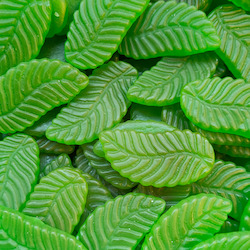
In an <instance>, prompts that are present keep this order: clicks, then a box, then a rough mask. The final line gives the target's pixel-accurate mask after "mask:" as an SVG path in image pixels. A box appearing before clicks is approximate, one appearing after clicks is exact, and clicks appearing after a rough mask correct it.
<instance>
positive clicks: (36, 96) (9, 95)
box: [0, 59, 88, 133]
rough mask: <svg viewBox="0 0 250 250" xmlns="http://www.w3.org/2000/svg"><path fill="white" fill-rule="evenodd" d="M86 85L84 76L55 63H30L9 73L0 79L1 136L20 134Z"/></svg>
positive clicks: (57, 62) (44, 60)
mask: <svg viewBox="0 0 250 250" xmlns="http://www.w3.org/2000/svg"><path fill="white" fill-rule="evenodd" d="M87 84H88V78H87V77H86V75H85V74H83V73H81V72H80V71H78V70H77V69H75V68H73V67H72V66H71V65H69V64H66V63H63V62H60V61H57V60H48V59H41V60H32V61H30V62H25V63H21V64H19V65H18V66H17V67H15V68H12V69H10V70H8V72H7V73H6V74H5V75H3V76H1V77H0V103H1V106H0V132H2V133H14V132H16V131H23V130H24V129H25V128H27V127H30V126H32V125H33V124H34V122H35V121H37V120H39V118H40V117H41V116H43V115H45V114H46V113H47V112H48V111H49V110H51V109H53V108H55V107H57V106H60V105H62V104H64V103H67V102H69V101H70V100H71V99H73V97H74V96H75V95H77V94H78V93H79V92H80V90H82V89H83V88H85V87H86V85H87Z"/></svg>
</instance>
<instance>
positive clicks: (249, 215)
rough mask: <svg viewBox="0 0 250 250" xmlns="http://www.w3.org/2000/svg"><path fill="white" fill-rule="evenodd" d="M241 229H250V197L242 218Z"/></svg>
mask: <svg viewBox="0 0 250 250" xmlns="http://www.w3.org/2000/svg"><path fill="white" fill-rule="evenodd" d="M240 230H241V231H250V199H249V201H248V203H247V204H246V206H245V209H244V212H243V214H242V216H241V219H240Z"/></svg>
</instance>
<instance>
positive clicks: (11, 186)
mask: <svg viewBox="0 0 250 250" xmlns="http://www.w3.org/2000/svg"><path fill="white" fill-rule="evenodd" d="M38 174H39V149H38V146H37V144H36V142H35V141H34V139H32V138H31V137H29V136H27V135H24V134H15V135H13V136H8V137H6V138H5V139H4V140H3V141H1V142H0V205H3V206H6V207H10V208H13V209H16V210H19V209H21V207H22V206H23V204H24V203H25V201H26V199H27V198H28V196H29V195H30V193H31V192H32V189H33V188H34V186H35V184H36V183H37V178H38ZM0 246H1V244H0ZM0 248H1V247H0Z"/></svg>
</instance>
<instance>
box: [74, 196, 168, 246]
mask: <svg viewBox="0 0 250 250" xmlns="http://www.w3.org/2000/svg"><path fill="white" fill-rule="evenodd" d="M164 209H165V202H164V201H163V200H162V199H159V198H156V197H153V196H148V195H145V194H134V193H129V194H127V195H125V196H118V197H117V198H115V199H113V200H109V201H107V202H106V203H105V205H103V206H100V207H98V208H96V209H95V211H94V212H93V213H92V214H91V215H90V216H89V217H88V218H87V220H86V221H85V223H84V224H83V226H82V227H81V229H80V231H79V233H78V235H77V239H79V240H80V241H81V242H82V243H83V245H84V246H85V247H86V248H87V249H89V250H91V249H93V250H106V249H134V248H135V247H136V246H137V244H138V243H139V242H140V241H141V240H142V238H143V237H144V236H145V234H146V233H148V232H149V231H150V228H151V227H152V226H153V224H154V223H155V222H156V221H157V219H158V218H159V216H160V215H161V213H162V212H163V211H164Z"/></svg>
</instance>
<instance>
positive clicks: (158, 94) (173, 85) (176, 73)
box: [127, 53, 218, 106]
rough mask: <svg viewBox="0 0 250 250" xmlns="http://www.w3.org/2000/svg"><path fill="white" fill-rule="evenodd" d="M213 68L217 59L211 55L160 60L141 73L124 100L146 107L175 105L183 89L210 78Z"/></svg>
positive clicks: (204, 54) (214, 68)
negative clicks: (196, 81)
mask: <svg viewBox="0 0 250 250" xmlns="http://www.w3.org/2000/svg"><path fill="white" fill-rule="evenodd" d="M217 64H218V59H217V58H216V55H215V54H214V53H203V54H198V55H193V56H187V57H163V58H162V59H161V60H160V61H159V62H158V63H157V64H156V66H154V67H152V68H151V69H150V70H149V71H145V72H144V73H143V74H142V75H141V76H140V77H139V79H138V80H136V81H135V83H134V85H133V86H131V87H130V88H129V91H128V94H127V96H128V98H129V99H130V100H131V101H132V102H136V103H140V104H143V105H148V106H164V105H171V104H174V103H177V102H179V101H180V94H181V89H182V87H183V86H184V85H186V84H187V83H189V82H192V81H195V80H202V79H206V78H208V77H210V76H212V75H213V74H214V72H215V70H216V65H217Z"/></svg>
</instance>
